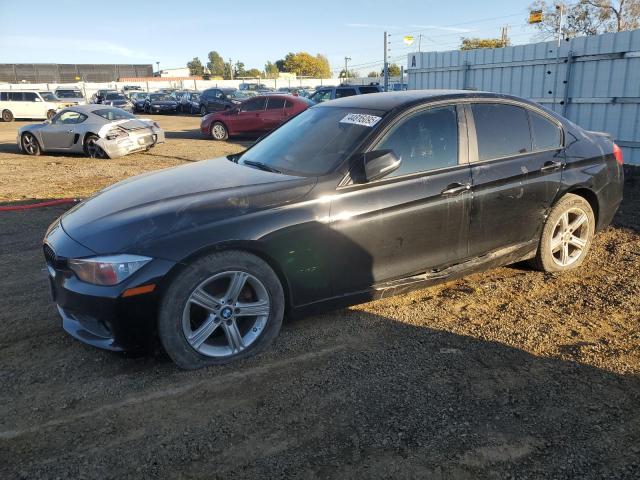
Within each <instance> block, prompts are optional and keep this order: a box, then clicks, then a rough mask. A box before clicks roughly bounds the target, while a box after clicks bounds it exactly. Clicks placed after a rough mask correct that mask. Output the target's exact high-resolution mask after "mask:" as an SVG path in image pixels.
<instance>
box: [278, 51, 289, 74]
mask: <svg viewBox="0 0 640 480" xmlns="http://www.w3.org/2000/svg"><path fill="white" fill-rule="evenodd" d="M290 55H293V53H291V54H290ZM275 65H276V68H277V69H278V71H279V72H284V71H286V70H285V69H284V60H283V59H280V60H276V63H275Z"/></svg>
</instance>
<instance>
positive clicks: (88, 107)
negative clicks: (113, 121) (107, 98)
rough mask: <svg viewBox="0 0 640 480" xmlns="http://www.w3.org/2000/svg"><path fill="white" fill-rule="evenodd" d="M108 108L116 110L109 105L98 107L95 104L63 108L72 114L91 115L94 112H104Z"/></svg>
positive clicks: (98, 105)
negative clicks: (72, 112) (71, 111)
mask: <svg viewBox="0 0 640 480" xmlns="http://www.w3.org/2000/svg"><path fill="white" fill-rule="evenodd" d="M108 108H118V107H112V106H111V105H100V104H95V103H90V104H88V105H74V106H73V107H68V108H65V110H73V111H74V112H80V113H92V112H95V111H96V110H106V109H108Z"/></svg>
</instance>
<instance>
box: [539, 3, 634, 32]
mask: <svg viewBox="0 0 640 480" xmlns="http://www.w3.org/2000/svg"><path fill="white" fill-rule="evenodd" d="M560 6H562V8H563V12H562V17H563V18H562V35H563V37H565V38H573V37H577V36H581V35H598V34H600V33H607V32H622V31H625V30H635V29H637V28H640V0H619V1H617V2H613V1H611V0H579V1H578V2H577V3H574V4H567V3H564V2H549V3H547V2H545V1H544V0H536V1H535V2H533V3H532V4H531V5H530V7H529V8H530V9H531V10H542V22H540V23H536V24H534V25H535V27H536V28H537V29H538V30H539V32H540V33H539V36H540V38H542V39H548V38H554V37H556V36H557V35H558V24H559V23H560Z"/></svg>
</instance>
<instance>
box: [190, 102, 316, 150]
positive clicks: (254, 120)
mask: <svg viewBox="0 0 640 480" xmlns="http://www.w3.org/2000/svg"><path fill="white" fill-rule="evenodd" d="M312 105H314V103H313V102H312V101H310V100H307V99H306V98H303V97H294V96H292V95H264V96H259V97H253V98H250V99H248V100H245V101H244V102H242V103H241V104H240V105H238V106H237V107H235V108H232V109H229V110H225V111H223V112H216V113H210V114H209V115H205V116H204V117H202V121H201V122H200V131H201V132H202V134H203V135H205V136H207V137H212V138H213V139H214V140H226V139H227V138H229V137H230V136H232V135H262V134H264V133H267V132H270V131H271V130H274V129H275V128H277V127H279V126H280V124H281V123H283V122H285V121H286V120H288V119H289V118H291V117H294V116H296V115H297V114H299V113H300V112H303V111H304V110H306V109H307V108H309V107H310V106H312Z"/></svg>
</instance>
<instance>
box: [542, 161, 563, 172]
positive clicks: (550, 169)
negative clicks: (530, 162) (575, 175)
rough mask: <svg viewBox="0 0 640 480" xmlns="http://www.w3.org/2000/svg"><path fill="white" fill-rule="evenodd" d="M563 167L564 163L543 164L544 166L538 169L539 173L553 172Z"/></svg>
mask: <svg viewBox="0 0 640 480" xmlns="http://www.w3.org/2000/svg"><path fill="white" fill-rule="evenodd" d="M562 167H564V163H562V162H545V163H544V165H543V166H542V167H541V168H540V171H541V172H554V171H556V170H559V169H561V168H562Z"/></svg>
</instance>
